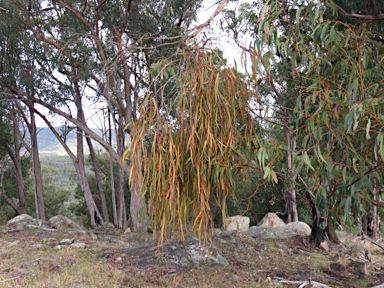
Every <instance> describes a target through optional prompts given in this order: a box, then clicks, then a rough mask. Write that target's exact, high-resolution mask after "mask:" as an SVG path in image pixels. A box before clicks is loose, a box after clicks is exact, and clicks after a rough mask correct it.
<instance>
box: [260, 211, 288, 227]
mask: <svg viewBox="0 0 384 288" xmlns="http://www.w3.org/2000/svg"><path fill="white" fill-rule="evenodd" d="M284 225H285V223H284V221H283V220H281V219H280V218H279V216H277V215H276V213H271V212H270V213H267V214H266V215H265V216H264V218H263V219H262V220H261V221H260V223H259V225H257V226H258V227H266V226H270V227H274V228H279V227H283V226H284Z"/></svg>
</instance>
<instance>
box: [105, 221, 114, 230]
mask: <svg viewBox="0 0 384 288" xmlns="http://www.w3.org/2000/svg"><path fill="white" fill-rule="evenodd" d="M104 226H105V228H107V229H114V228H115V225H114V224H113V223H111V222H104Z"/></svg>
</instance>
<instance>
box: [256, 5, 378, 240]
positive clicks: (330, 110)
mask: <svg viewBox="0 0 384 288" xmlns="http://www.w3.org/2000/svg"><path fill="white" fill-rule="evenodd" d="M372 3H376V2H375V1H372ZM376 4H377V3H376ZM376 8H377V7H376ZM287 10H288V12H289V11H290V10H291V11H292V12H294V15H295V22H294V25H292V23H286V24H285V25H284V23H282V22H284V21H286V20H288V19H289V18H287V17H286V16H285V15H287V13H288V12H287ZM338 11H341V10H340V6H336V5H334V3H333V2H332V1H309V2H307V1H292V5H290V6H289V7H287V6H285V5H282V4H281V3H280V1H268V2H267V4H266V5H265V6H264V8H263V9H262V11H261V13H260V17H259V26H260V27H263V29H262V30H261V37H260V38H259V39H258V40H257V41H256V42H257V44H258V46H256V47H258V49H257V50H256V51H257V54H254V55H255V57H254V67H256V68H257V67H259V66H258V62H259V63H266V64H267V66H268V67H272V66H273V65H274V63H275V62H277V61H278V56H277V55H278V54H279V53H283V54H284V55H285V57H287V58H289V59H291V61H290V62H291V73H290V77H291V79H292V81H294V82H295V89H296V91H297V97H296V101H295V103H296V104H295V107H294V109H293V113H294V114H295V117H296V123H295V129H296V131H297V133H298V137H302V143H301V149H300V150H299V151H298V153H297V154H296V159H298V160H301V162H302V163H305V164H306V166H307V167H308V169H310V170H312V171H313V176H312V179H310V181H308V182H307V183H303V184H304V185H307V189H308V192H309V193H310V194H311V198H312V199H313V201H314V204H315V207H314V208H315V209H314V212H315V215H314V216H315V218H314V220H315V221H314V224H313V227H312V235H311V236H312V240H314V241H315V242H316V243H319V242H320V241H321V239H322V235H323V231H324V230H323V229H325V228H326V227H327V224H328V223H329V222H333V223H338V224H341V225H345V224H346V223H347V222H348V221H350V220H351V219H355V218H359V217H361V216H362V215H364V214H365V213H366V210H367V207H368V205H369V204H370V203H373V204H376V205H381V204H380V203H378V201H376V200H374V199H373V193H374V192H373V191H374V186H373V183H374V182H375V181H376V182H377V183H381V182H382V173H380V167H381V166H382V163H383V151H384V150H383V134H382V127H383V126H382V124H383V123H382V109H383V107H382V106H383V99H384V98H383V91H384V90H383V79H384V75H383V65H384V62H383V58H382V56H381V55H382V51H383V38H382V36H380V33H377V31H374V32H372V31H370V30H369V27H370V25H369V24H364V23H363V24H361V23H360V24H359V25H358V26H357V25H352V24H351V23H344V22H341V21H335V20H327V19H337V17H338V16H337V15H338ZM343 11H344V9H343ZM375 13H376V12H375ZM347 14H348V13H347ZM376 14H377V15H380V13H378V12H377V13H376ZM345 16H350V15H345ZM375 17H376V16H375ZM377 17H378V16H377ZM377 19H378V20H379V18H377ZM379 21H381V20H379ZM379 26H380V25H379ZM286 29H290V34H287V33H284V31H286ZM264 47H268V50H269V51H268V52H267V53H265V48H264ZM350 216H353V217H350ZM328 221H329V222H328ZM328 227H329V226H328ZM328 232H330V231H328Z"/></svg>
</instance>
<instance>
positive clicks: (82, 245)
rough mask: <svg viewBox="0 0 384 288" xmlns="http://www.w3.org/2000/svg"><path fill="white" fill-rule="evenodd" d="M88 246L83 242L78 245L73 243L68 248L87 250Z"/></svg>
mask: <svg viewBox="0 0 384 288" xmlns="http://www.w3.org/2000/svg"><path fill="white" fill-rule="evenodd" d="M86 246H87V245H86V244H85V243H83V242H76V243H73V244H71V245H69V247H68V248H72V249H82V248H85V247H86Z"/></svg>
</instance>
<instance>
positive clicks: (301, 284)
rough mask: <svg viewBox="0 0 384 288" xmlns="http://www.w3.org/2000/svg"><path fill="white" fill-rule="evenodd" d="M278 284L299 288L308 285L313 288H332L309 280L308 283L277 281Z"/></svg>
mask: <svg viewBox="0 0 384 288" xmlns="http://www.w3.org/2000/svg"><path fill="white" fill-rule="evenodd" d="M279 283H281V284H292V285H300V286H299V288H304V287H305V286H307V285H308V284H311V285H316V286H315V287H321V288H332V287H330V286H328V285H325V284H323V283H320V282H316V281H312V280H309V281H290V280H279Z"/></svg>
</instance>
